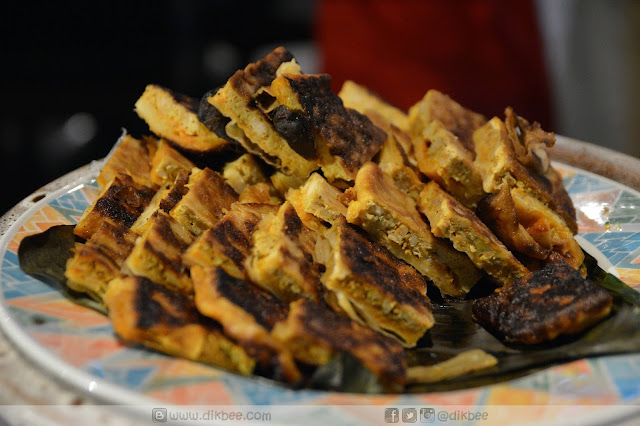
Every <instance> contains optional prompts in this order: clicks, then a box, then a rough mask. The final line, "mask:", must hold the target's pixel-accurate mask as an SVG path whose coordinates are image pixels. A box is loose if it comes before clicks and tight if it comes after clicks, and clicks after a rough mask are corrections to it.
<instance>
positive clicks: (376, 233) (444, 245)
mask: <svg viewBox="0 0 640 426" xmlns="http://www.w3.org/2000/svg"><path fill="white" fill-rule="evenodd" d="M354 189H355V193H356V196H357V199H356V200H354V201H351V203H349V208H348V209H347V221H348V222H349V223H353V224H356V225H358V226H361V227H362V228H364V229H365V230H366V231H367V232H368V233H369V234H370V235H371V236H372V237H373V239H374V240H375V241H377V242H379V243H380V244H381V245H383V246H384V247H386V248H387V249H388V250H389V251H390V252H391V253H393V254H394V255H395V256H397V257H398V258H400V259H402V260H404V261H405V262H407V263H409V264H410V265H411V266H413V267H414V268H416V269H417V270H418V272H420V273H421V274H423V275H424V276H426V277H427V278H429V279H430V280H431V281H433V283H434V284H435V285H436V287H438V288H439V289H440V291H441V292H442V293H443V294H447V295H450V296H455V297H464V295H466V294H467V293H468V292H469V290H470V289H471V287H473V285H474V284H475V283H476V282H477V281H478V280H479V279H480V277H481V272H480V271H479V270H478V268H476V267H475V265H474V264H473V263H472V262H471V261H470V260H469V258H468V257H467V256H466V255H465V254H463V253H460V252H458V251H456V250H455V249H453V248H452V247H451V246H450V245H449V243H448V242H446V241H443V240H439V239H437V238H436V237H435V236H434V235H433V234H432V233H431V231H430V230H429V227H428V225H427V224H426V223H425V222H424V221H423V220H422V218H421V217H420V214H419V213H418V211H417V210H416V206H415V202H414V201H413V200H412V199H411V198H410V197H409V196H408V195H406V194H405V193H404V192H402V191H401V190H400V189H398V188H397V187H396V186H395V185H394V183H393V181H392V180H391V178H390V177H389V176H387V175H385V174H384V173H383V172H382V170H380V168H379V167H378V166H377V165H376V164H375V163H371V162H369V163H367V164H365V165H364V166H363V167H362V168H361V169H360V171H359V172H358V176H357V177H356V184H355V187H354Z"/></svg>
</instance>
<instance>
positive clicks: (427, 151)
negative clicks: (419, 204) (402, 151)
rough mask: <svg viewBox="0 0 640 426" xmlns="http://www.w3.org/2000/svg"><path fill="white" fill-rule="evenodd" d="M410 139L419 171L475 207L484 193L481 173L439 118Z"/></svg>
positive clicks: (462, 201)
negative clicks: (419, 134)
mask: <svg viewBox="0 0 640 426" xmlns="http://www.w3.org/2000/svg"><path fill="white" fill-rule="evenodd" d="M413 142H414V148H415V149H414V151H415V156H416V159H417V160H418V168H419V169H420V171H421V172H422V173H424V174H425V175H426V176H428V177H429V178H430V179H433V180H435V181H436V182H438V184H440V186H442V187H443V188H444V189H446V190H447V192H449V193H450V194H451V195H453V196H454V197H456V198H457V199H458V201H460V202H461V203H462V204H464V205H465V206H466V207H469V208H470V209H473V208H475V207H476V205H477V203H478V201H480V200H481V199H482V197H484V195H485V192H484V190H483V188H482V176H481V175H480V172H479V171H478V170H477V169H476V167H475V165H474V164H473V156H472V154H471V152H470V151H468V150H467V149H466V148H465V147H464V145H463V144H462V142H460V140H459V139H458V137H457V136H456V135H454V134H453V133H451V132H450V131H449V130H447V129H446V128H445V126H444V125H443V124H442V123H441V122H440V121H439V120H432V121H431V122H430V123H429V124H427V125H426V126H425V128H424V129H423V131H422V134H421V136H420V137H417V136H416V137H414V138H413Z"/></svg>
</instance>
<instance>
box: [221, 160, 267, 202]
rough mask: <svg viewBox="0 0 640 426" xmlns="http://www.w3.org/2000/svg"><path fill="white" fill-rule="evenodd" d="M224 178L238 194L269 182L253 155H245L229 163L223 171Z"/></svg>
mask: <svg viewBox="0 0 640 426" xmlns="http://www.w3.org/2000/svg"><path fill="white" fill-rule="evenodd" d="M222 176H224V178H225V180H226V181H227V183H228V184H229V185H230V186H231V187H232V188H233V189H234V190H235V191H236V192H237V193H238V194H241V193H242V191H244V190H245V189H247V187H249V186H251V185H255V184H256V183H260V182H266V181H267V177H266V176H265V174H264V171H263V170H262V167H261V166H260V163H258V160H257V159H256V157H254V156H253V155H251V154H243V155H241V156H240V157H238V158H237V159H236V160H234V161H231V162H229V163H227V164H226V165H225V166H224V169H223V170H222Z"/></svg>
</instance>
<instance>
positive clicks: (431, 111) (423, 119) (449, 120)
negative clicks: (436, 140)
mask: <svg viewBox="0 0 640 426" xmlns="http://www.w3.org/2000/svg"><path fill="white" fill-rule="evenodd" d="M434 120H438V121H439V122H441V123H442V125H443V126H444V128H445V129H447V130H448V131H450V132H451V133H453V134H454V135H455V136H456V137H457V138H458V139H459V140H460V142H461V143H462V145H463V146H464V148H465V149H467V150H468V151H469V152H470V153H471V155H472V156H475V148H474V140H473V133H474V132H475V130H477V129H478V128H479V127H480V126H482V125H483V124H485V123H486V122H487V120H486V118H484V117H483V116H482V115H481V114H478V113H476V112H474V111H471V110H470V109H467V108H465V107H463V106H462V105H460V104H459V103H458V102H456V101H454V100H453V99H451V98H450V97H449V96H447V95H445V94H443V93H441V92H439V91H437V90H434V89H431V90H429V91H428V92H427V93H426V94H425V95H424V98H422V99H421V100H420V101H419V102H417V103H416V104H415V105H413V106H412V107H411V108H409V128H410V132H411V134H412V135H413V136H414V137H421V136H422V134H423V132H424V129H426V127H427V126H428V125H429V123H431V122H432V121H434Z"/></svg>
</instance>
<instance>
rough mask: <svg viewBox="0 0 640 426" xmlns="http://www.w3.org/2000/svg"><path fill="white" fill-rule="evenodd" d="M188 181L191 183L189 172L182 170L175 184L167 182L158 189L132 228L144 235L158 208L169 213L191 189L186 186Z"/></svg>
mask: <svg viewBox="0 0 640 426" xmlns="http://www.w3.org/2000/svg"><path fill="white" fill-rule="evenodd" d="M187 183H189V173H188V172H186V171H184V170H181V171H180V172H179V173H178V176H176V179H175V181H174V182H173V184H165V185H164V186H162V187H160V189H158V191H157V192H156V194H155V195H154V196H153V198H152V199H151V201H150V202H149V204H148V205H147V207H146V208H145V209H144V211H143V212H142V214H140V216H138V219H136V221H135V222H134V223H133V225H131V230H132V231H133V232H135V233H136V234H138V235H142V234H143V233H144V232H145V231H146V230H147V228H149V226H150V225H151V222H152V220H151V218H152V217H153V215H154V214H155V213H156V212H157V211H158V210H163V211H165V212H167V213H169V212H170V211H171V209H172V208H174V207H175V205H176V204H177V203H178V201H180V200H181V199H182V197H184V195H185V194H186V193H187V191H188V190H189V189H188V188H187V187H186V185H187Z"/></svg>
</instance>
